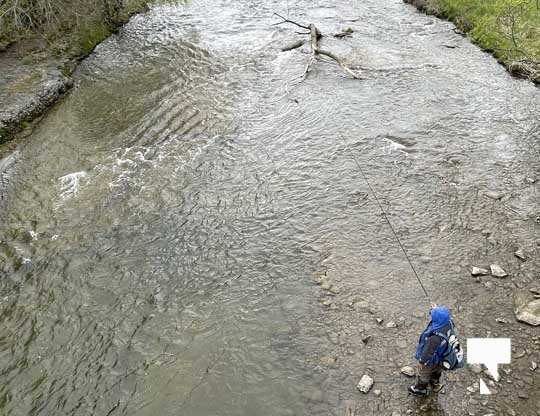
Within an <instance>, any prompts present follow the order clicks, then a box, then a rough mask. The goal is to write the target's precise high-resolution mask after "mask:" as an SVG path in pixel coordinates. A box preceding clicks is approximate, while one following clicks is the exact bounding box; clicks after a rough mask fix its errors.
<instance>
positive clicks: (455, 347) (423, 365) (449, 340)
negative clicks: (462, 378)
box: [409, 303, 464, 396]
mask: <svg viewBox="0 0 540 416" xmlns="http://www.w3.org/2000/svg"><path fill="white" fill-rule="evenodd" d="M430 317H431V320H430V322H429V324H428V326H427V328H426V329H425V330H424V331H423V332H422V333H421V334H420V338H419V340H418V346H417V347H416V354H415V358H416V359H417V360H418V367H417V376H416V382H415V383H414V384H413V385H412V386H410V387H409V392H411V393H412V394H415V395H418V396H427V395H428V394H429V390H428V388H429V387H431V391H433V392H434V393H438V392H439V391H440V390H441V389H442V387H443V385H442V384H441V375H442V372H443V370H455V369H457V368H461V367H463V366H464V360H463V350H462V349H461V346H460V344H459V341H458V339H457V335H456V332H455V329H454V322H453V321H452V317H451V315H450V311H449V310H448V309H447V308H446V307H444V306H437V305H436V304H434V303H432V304H431V311H430Z"/></svg>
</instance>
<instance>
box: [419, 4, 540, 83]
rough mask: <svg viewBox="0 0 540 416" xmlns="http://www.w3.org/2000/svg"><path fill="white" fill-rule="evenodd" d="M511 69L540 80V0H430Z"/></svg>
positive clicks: (433, 7)
mask: <svg viewBox="0 0 540 416" xmlns="http://www.w3.org/2000/svg"><path fill="white" fill-rule="evenodd" d="M429 8H430V11H432V12H435V13H436V14H439V15H442V16H444V17H446V18H448V19H449V20H451V21H453V22H454V23H455V24H456V26H457V27H458V28H459V29H461V30H463V31H464V32H467V34H468V35H469V36H470V38H471V39H472V41H473V42H475V43H476V44H477V45H479V46H480V47H481V48H483V49H484V50H486V51H489V52H491V53H493V55H494V56H495V57H496V58H497V59H498V60H499V61H500V62H502V63H503V64H505V65H506V66H507V67H508V68H509V69H510V70H511V71H513V72H515V73H517V74H520V75H523V76H527V77H529V78H531V79H532V80H534V81H536V82H540V0H429Z"/></svg>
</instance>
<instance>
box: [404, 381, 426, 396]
mask: <svg viewBox="0 0 540 416" xmlns="http://www.w3.org/2000/svg"><path fill="white" fill-rule="evenodd" d="M408 390H409V393H412V394H414V395H415V396H427V395H428V394H429V392H428V389H427V386H426V385H425V384H421V383H415V384H413V385H412V386H409V389H408Z"/></svg>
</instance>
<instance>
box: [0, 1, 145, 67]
mask: <svg viewBox="0 0 540 416" xmlns="http://www.w3.org/2000/svg"><path fill="white" fill-rule="evenodd" d="M147 3H149V1H148V0H3V1H0V50H2V49H7V48H8V47H9V46H10V45H16V44H18V43H24V44H26V45H30V46H29V47H26V48H25V49H30V50H31V51H32V52H35V51H36V50H41V51H43V50H46V51H48V52H50V53H52V54H55V55H58V56H65V57H68V58H69V57H79V56H85V55H87V54H88V53H89V52H90V51H92V49H93V48H94V47H95V46H96V45H97V44H98V43H100V42H101V41H102V40H104V39H105V38H106V37H108V36H109V35H110V34H111V33H112V32H113V31H114V30H115V28H117V27H118V26H120V25H122V24H123V23H125V22H126V21H127V20H128V19H129V16H130V15H132V14H133V13H136V12H138V11H140V10H142V9H143V8H145V7H146V5H147Z"/></svg>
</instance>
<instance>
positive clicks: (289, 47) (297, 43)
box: [281, 40, 306, 52]
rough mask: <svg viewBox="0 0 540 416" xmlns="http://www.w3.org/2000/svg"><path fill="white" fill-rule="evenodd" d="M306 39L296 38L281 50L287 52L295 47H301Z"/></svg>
mask: <svg viewBox="0 0 540 416" xmlns="http://www.w3.org/2000/svg"><path fill="white" fill-rule="evenodd" d="M304 43H306V41H304V40H296V41H294V42H292V43H289V44H288V45H285V46H284V47H283V48H281V52H287V51H292V50H293V49H296V48H299V47H300V46H302V45H303V44H304Z"/></svg>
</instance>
